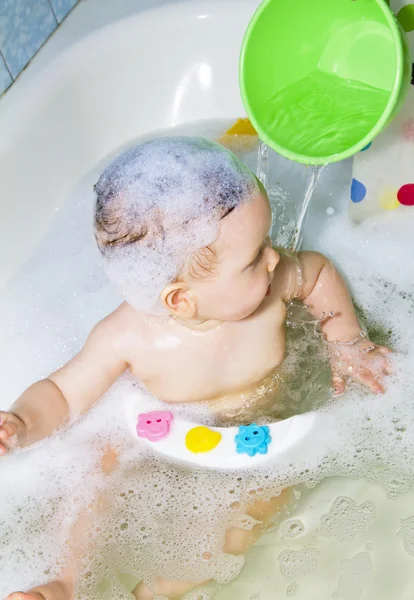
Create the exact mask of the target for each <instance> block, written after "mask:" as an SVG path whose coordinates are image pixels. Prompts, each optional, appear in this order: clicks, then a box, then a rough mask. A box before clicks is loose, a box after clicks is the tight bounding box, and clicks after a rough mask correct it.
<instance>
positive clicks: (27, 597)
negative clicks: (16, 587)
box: [6, 592, 46, 600]
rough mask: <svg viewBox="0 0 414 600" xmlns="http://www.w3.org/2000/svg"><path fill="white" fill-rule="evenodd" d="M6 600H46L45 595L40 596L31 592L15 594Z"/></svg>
mask: <svg viewBox="0 0 414 600" xmlns="http://www.w3.org/2000/svg"><path fill="white" fill-rule="evenodd" d="M6 600H46V598H45V597H44V596H43V594H39V593H38V592H29V593H28V594H25V593H24V592H14V593H13V594H10V595H9V596H7V598H6Z"/></svg>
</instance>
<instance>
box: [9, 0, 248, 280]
mask: <svg viewBox="0 0 414 600" xmlns="http://www.w3.org/2000/svg"><path fill="white" fill-rule="evenodd" d="M134 4H135V5H137V3H136V2H135V3H133V2H127V1H122V2H119V3H118V2H117V1H116V0H100V2H99V3H98V2H95V3H94V2H88V1H86V2H81V4H80V5H79V7H78V8H76V9H75V10H74V11H73V13H72V14H71V15H70V16H69V18H68V19H67V21H66V22H65V23H64V24H63V25H62V27H61V28H59V30H58V31H57V32H56V34H55V36H53V38H52V39H51V40H50V41H49V42H48V43H47V44H46V46H45V47H44V48H43V49H42V51H41V52H40V53H39V55H38V56H37V57H36V58H35V59H34V61H33V62H32V64H31V65H30V66H29V67H28V69H27V70H26V71H25V72H24V73H23V74H22V76H21V77H20V78H19V79H18V81H17V82H16V84H15V85H14V86H13V87H12V88H11V89H10V91H9V92H8V93H7V94H6V95H5V96H4V97H3V98H2V99H1V101H0V131H1V136H0V181H1V182H2V183H1V185H2V223H7V227H5V228H4V231H3V234H2V236H1V240H0V264H1V268H0V286H2V285H3V284H4V283H5V282H6V281H7V279H8V278H9V277H10V275H11V274H12V273H13V272H14V271H15V269H16V267H17V266H18V265H19V264H21V262H22V261H24V260H25V259H26V258H27V257H28V256H29V255H30V254H31V253H32V251H33V249H34V247H35V246H36V244H37V243H38V242H39V240H40V238H41V237H42V235H43V234H44V232H45V231H46V229H47V228H48V226H49V224H50V221H51V219H52V218H53V215H54V213H55V210H56V208H57V207H58V206H59V203H60V201H61V199H62V197H63V196H64V195H65V193H66V192H67V191H68V190H69V189H70V187H71V186H72V185H73V183H74V182H76V181H78V180H79V178H80V177H81V176H82V175H83V174H85V173H86V172H87V171H88V170H89V169H90V168H91V167H92V166H94V165H96V163H97V162H98V161H99V160H101V159H102V158H103V157H104V156H106V155H108V153H109V152H111V151H113V150H114V149H115V148H117V147H119V146H120V145H122V144H124V143H125V142H126V141H127V140H129V139H131V138H134V137H137V136H139V135H142V134H145V133H147V132H149V131H152V130H157V129H162V128H165V127H167V126H170V125H178V124H183V123H187V122H191V121H196V120H200V119H211V118H219V117H229V118H232V117H234V115H238V114H240V115H242V114H244V110H243V107H242V104H241V100H240V96H239V92H238V81H237V62H238V53H239V47H240V43H241V40H242V36H243V33H244V30H245V28H246V26H247V24H248V22H249V19H250V17H251V15H252V13H253V12H254V10H255V8H256V6H257V5H258V1H257V0H204V1H203V0H201V1H197V0H195V1H190V2H188V1H187V2H183V3H179V4H177V3H174V2H173V3H171V5H168V4H164V6H162V7H160V8H159V9H156V11H155V12H154V11H150V12H141V11H139V10H136V11H135V14H133V10H134ZM141 6H142V3H141ZM125 15H128V18H125V19H123V17H124V16H125ZM105 21H112V22H110V23H109V24H106V25H103V26H98V28H96V27H97V25H96V24H97V23H98V25H99V24H102V22H104V23H105ZM74 41H75V42H76V43H73V42H74ZM67 46H69V47H67Z"/></svg>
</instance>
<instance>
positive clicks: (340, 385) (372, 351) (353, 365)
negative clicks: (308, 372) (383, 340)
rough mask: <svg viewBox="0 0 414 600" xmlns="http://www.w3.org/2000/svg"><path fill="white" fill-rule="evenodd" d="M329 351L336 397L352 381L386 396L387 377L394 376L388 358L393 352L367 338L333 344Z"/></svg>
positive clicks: (330, 345)
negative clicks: (385, 384) (385, 381)
mask: <svg viewBox="0 0 414 600" xmlns="http://www.w3.org/2000/svg"><path fill="white" fill-rule="evenodd" d="M329 347H330V353H331V368H332V383H333V389H334V393H335V396H339V395H340V394H342V392H343V391H344V390H345V387H346V384H347V382H348V381H350V380H351V381H352V380H353V381H359V382H360V383H363V384H364V385H365V386H367V387H368V388H370V389H371V390H372V391H373V392H375V393H377V394H383V393H384V391H385V388H384V385H383V382H384V377H385V376H386V375H390V374H391V373H392V369H391V365H390V361H389V360H388V358H387V357H388V355H389V354H391V353H392V350H390V349H389V348H386V347H385V346H377V345H376V344H374V343H373V342H371V341H370V340H369V339H368V338H367V337H361V338H360V339H358V340H356V341H353V342H350V343H346V342H331V343H330V344H329Z"/></svg>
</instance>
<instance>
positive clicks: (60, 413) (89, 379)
mask: <svg viewBox="0 0 414 600" xmlns="http://www.w3.org/2000/svg"><path fill="white" fill-rule="evenodd" d="M127 367H128V363H127V361H126V360H125V350H124V344H123V342H122V334H121V335H120V331H119V317H118V311H115V312H114V313H112V314H111V315H109V316H108V317H106V319H104V320H103V321H101V322H100V323H99V324H98V325H96V327H95V328H94V329H93V330H92V332H91V333H90V335H89V337H88V339H87V341H86V343H85V346H84V347H83V348H82V350H81V351H80V352H79V354H78V355H77V356H75V357H74V358H73V359H72V360H71V361H69V362H68V363H67V364H66V365H65V366H63V367H62V368H61V369H59V370H57V371H56V372H55V373H52V375H50V376H49V377H48V378H47V379H44V380H43V381H38V382H37V383H35V384H33V385H32V386H31V387H29V388H28V389H27V390H26V391H25V392H23V394H22V395H21V396H20V398H19V399H18V400H17V401H16V402H15V403H14V404H13V406H12V407H11V408H10V412H0V456H1V455H2V454H5V453H6V452H7V450H8V449H10V448H11V447H13V446H16V445H18V446H20V447H23V446H29V445H30V444H33V443H34V442H37V441H39V440H41V439H43V438H45V437H47V436H49V435H51V434H52V433H53V432H54V431H55V430H56V429H58V428H59V427H61V426H62V425H64V424H65V423H67V422H68V421H69V420H70V419H71V418H76V417H77V416H79V415H81V414H83V413H85V412H87V411H88V410H89V409H90V408H91V407H92V406H93V404H94V403H95V402H96V401H97V400H99V398H100V397H101V396H102V395H103V394H104V393H105V392H106V391H107V390H108V388H109V387H110V386H111V385H112V384H113V383H114V381H115V380H116V379H117V378H118V377H119V376H120V375H121V374H122V373H123V372H124V371H125V370H126V369H127Z"/></svg>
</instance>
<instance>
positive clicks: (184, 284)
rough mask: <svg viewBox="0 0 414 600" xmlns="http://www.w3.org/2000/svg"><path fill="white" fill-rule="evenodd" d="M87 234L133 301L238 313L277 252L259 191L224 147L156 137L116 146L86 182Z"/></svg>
mask: <svg viewBox="0 0 414 600" xmlns="http://www.w3.org/2000/svg"><path fill="white" fill-rule="evenodd" d="M95 191H96V194H97V199H96V207H95V235H96V240H97V244H98V247H99V250H100V251H101V253H102V255H103V256H104V258H105V260H106V264H107V268H108V273H109V276H110V278H111V280H112V281H113V282H114V283H115V285H116V286H117V288H118V289H119V291H120V292H121V293H122V295H123V296H124V298H125V299H126V301H127V302H128V303H129V304H131V305H132V306H134V307H135V308H136V309H137V310H140V311H145V312H149V313H151V312H156V311H157V310H159V308H160V307H163V308H164V309H167V311H168V312H169V313H170V314H172V315H174V316H177V317H180V318H182V319H218V320H238V319H242V318H245V317H246V316H248V315H249V314H251V313H252V312H254V311H255V310H256V308H257V307H258V306H259V305H260V303H261V302H262V300H263V298H264V297H265V295H266V292H267V291H268V288H269V285H270V284H271V280H272V276H273V270H274V268H275V266H276V264H277V261H278V255H277V254H276V253H275V252H274V251H273V250H272V249H271V247H270V244H269V238H268V232H269V230H270V226H271V211H270V206H269V201H268V199H267V195H266V192H265V191H264V189H263V187H261V185H260V184H259V182H258V180H257V179H256V177H255V176H254V175H253V173H251V172H250V171H249V170H248V169H247V168H246V167H245V166H244V165H243V164H242V163H241V162H240V161H239V160H238V159H237V158H236V157H235V156H234V155H233V154H232V153H231V152H229V151H228V150H226V149H224V148H223V147H222V146H220V145H219V144H215V143H214V142H210V141H208V140H205V139H203V138H192V137H165V138H158V139H155V140H152V141H149V142H144V143H142V144H140V145H138V146H136V147H135V148H132V149H130V150H126V151H124V152H122V153H121V154H120V155H119V156H118V157H117V158H116V159H115V160H114V161H113V162H112V163H111V164H110V165H109V166H108V167H107V168H106V169H105V170H104V172H103V173H102V175H101V177H100V178H99V181H98V182H97V184H96V185H95Z"/></svg>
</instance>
